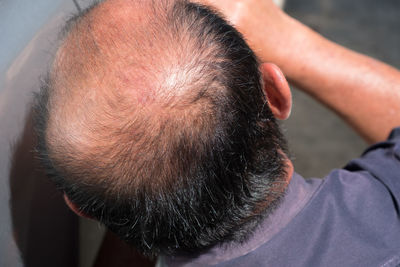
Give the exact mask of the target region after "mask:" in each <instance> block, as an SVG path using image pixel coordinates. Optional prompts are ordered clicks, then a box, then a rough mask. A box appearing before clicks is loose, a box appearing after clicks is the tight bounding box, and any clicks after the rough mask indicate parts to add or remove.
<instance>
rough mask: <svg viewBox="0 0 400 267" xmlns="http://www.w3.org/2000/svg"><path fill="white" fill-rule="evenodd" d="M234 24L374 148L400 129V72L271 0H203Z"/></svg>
mask: <svg viewBox="0 0 400 267" xmlns="http://www.w3.org/2000/svg"><path fill="white" fill-rule="evenodd" d="M198 2H200V3H202V4H206V5H211V6H213V7H215V8H216V9H217V10H219V11H220V12H221V13H222V14H223V15H224V16H225V17H226V18H227V19H228V20H230V21H231V22H232V23H233V24H234V25H235V26H236V27H237V28H238V29H239V30H240V31H241V32H242V33H243V34H244V36H245V38H246V39H247V40H248V42H249V43H250V45H251V47H252V48H253V49H254V51H255V52H256V53H257V54H258V56H259V57H260V58H261V60H262V61H263V62H273V63H275V64H276V65H278V66H279V67H280V68H281V69H282V70H283V72H284V73H285V75H286V76H287V78H288V79H289V81H290V82H292V83H293V84H294V85H296V86H297V87H299V88H300V89H302V90H304V91H305V92H306V93H308V94H310V95H311V96H313V97H314V98H316V99H317V100H319V101H321V102H322V103H324V104H325V105H327V106H328V107H330V108H331V109H332V110H334V111H335V112H336V113H338V114H339V115H340V116H342V117H343V118H344V119H345V120H346V121H347V122H348V123H349V124H350V125H351V126H352V127H354V128H355V129H356V130H357V131H358V132H359V133H360V135H361V136H362V137H364V138H365V139H366V140H367V141H368V142H370V143H374V142H378V141H382V140H384V139H385V138H387V136H388V134H389V132H390V131H391V129H392V128H394V127H396V126H399V125H400V116H399V115H398V114H399V111H400V72H399V71H398V70H396V69H394V68H392V67H390V66H388V65H386V64H384V63H382V62H380V61H378V60H375V59H372V58H370V57H367V56H364V55H361V54H358V53H356V52H353V51H351V50H349V49H346V48H344V47H341V46H339V45H337V44H335V43H333V42H331V41H329V40H327V39H325V38H323V37H322V36H320V35H319V34H317V33H315V32H314V31H312V30H311V29H309V28H308V27H306V26H305V25H303V24H301V23H300V22H298V21H296V20H294V19H293V18H291V17H289V16H288V15H286V14H285V13H284V12H282V11H281V10H280V9H279V8H278V7H277V6H276V5H275V4H274V3H273V2H272V1H271V0H200V1H198Z"/></svg>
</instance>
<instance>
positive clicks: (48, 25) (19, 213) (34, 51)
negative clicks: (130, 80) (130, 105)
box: [0, 0, 79, 267]
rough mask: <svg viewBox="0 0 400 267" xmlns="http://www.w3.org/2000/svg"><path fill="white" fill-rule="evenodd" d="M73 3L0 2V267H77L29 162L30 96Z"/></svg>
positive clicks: (61, 210) (54, 203)
mask: <svg viewBox="0 0 400 267" xmlns="http://www.w3.org/2000/svg"><path fill="white" fill-rule="evenodd" d="M77 9H78V8H77V5H76V3H75V2H74V1H72V0H68V1H67V0H64V1H63V0H37V1H29V0H1V1H0V127H1V128H0V266H13V267H14V266H78V249H79V243H78V241H79V236H78V220H77V218H76V216H75V215H73V214H72V213H71V212H70V211H69V210H68V209H67V208H66V206H65V205H64V203H63V200H62V196H61V194H60V193H58V192H57V191H56V190H55V188H54V185H53V184H51V183H50V182H49V181H48V180H47V179H45V177H44V175H43V173H42V172H41V171H40V168H39V167H38V164H37V161H36V160H35V157H34V155H33V150H34V144H35V139H34V135H33V130H32V122H31V103H32V101H33V100H32V99H33V93H34V92H37V91H38V89H39V87H40V82H39V77H40V76H41V75H43V74H44V73H45V72H46V70H47V68H48V65H49V62H50V60H51V57H52V50H53V49H54V44H55V43H56V41H57V33H58V31H59V28H60V25H62V24H63V23H64V21H65V20H66V18H68V17H69V16H70V15H71V14H72V13H73V12H77Z"/></svg>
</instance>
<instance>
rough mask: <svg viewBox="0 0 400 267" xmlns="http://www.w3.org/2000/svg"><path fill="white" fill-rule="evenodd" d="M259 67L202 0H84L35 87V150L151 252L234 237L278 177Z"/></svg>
mask: <svg viewBox="0 0 400 267" xmlns="http://www.w3.org/2000/svg"><path fill="white" fill-rule="evenodd" d="M110 2H111V3H110ZM110 7H111V8H110ZM131 11H132V13H134V14H135V16H132V14H131V13H130V12H131ZM258 68H259V63H258V61H257V58H256V56H255V55H254V53H253V52H252V50H251V49H250V48H249V46H248V45H247V44H246V42H245V41H244V40H243V38H242V36H241V34H240V33H239V32H237V31H236V30H235V29H234V28H233V27H232V26H230V25H229V24H228V23H227V22H226V21H225V20H224V19H222V18H221V17H220V16H219V15H218V14H217V13H216V12H214V11H212V10H210V9H209V8H207V7H205V6H201V5H198V4H194V3H191V2H189V1H186V0H157V1H156V0H154V1H151V0H147V1H144V0H138V1H129V0H126V1H120V0H115V1H105V2H102V3H100V4H96V5H93V6H91V7H90V8H88V9H87V10H85V11H83V12H81V13H80V14H78V15H77V16H75V17H74V18H73V19H71V20H70V21H69V22H68V23H67V26H66V30H64V33H63V37H62V43H61V45H60V48H59V50H58V52H57V55H56V57H55V60H54V63H53V66H52V69H51V71H50V72H49V74H48V76H47V79H46V80H45V82H44V83H43V86H42V88H41V91H40V93H39V94H38V95H37V101H36V103H35V110H36V129H37V133H38V141H39V142H38V149H37V150H38V152H39V155H40V158H41V160H42V162H43V164H44V165H45V167H46V170H47V173H48V175H49V176H50V177H51V178H52V179H53V180H54V181H55V182H56V184H57V185H58V187H59V188H60V189H61V190H63V191H64V192H65V193H66V194H67V196H68V198H69V199H70V200H71V201H72V202H73V203H74V204H76V205H77V206H78V207H79V208H80V209H81V210H82V211H83V212H84V213H86V214H88V215H90V216H92V217H94V218H96V219H98V220H99V221H100V222H102V223H104V224H105V225H106V226H107V227H108V228H109V229H110V230H112V231H114V232H115V233H117V234H118V235H119V236H120V237H121V238H122V239H124V240H126V241H127V242H128V243H130V244H132V245H133V246H135V247H136V248H138V249H139V250H141V251H142V252H144V253H145V254H147V255H155V254H158V253H165V254H170V253H176V252H188V251H194V250H199V249H205V248H208V247H210V246H212V245H214V244H216V243H218V242H221V241H223V240H235V241H243V240H245V238H247V237H248V236H249V235H250V234H251V232H252V230H253V229H254V227H255V226H256V225H257V223H258V222H259V220H260V219H262V218H263V217H264V216H265V215H267V214H268V211H270V210H272V209H273V208H274V207H275V206H276V203H278V201H279V200H280V198H281V197H282V195H283V193H284V192H283V191H284V190H283V189H282V188H283V186H282V184H283V183H285V175H286V173H285V160H284V153H285V151H286V143H285V141H284V138H283V136H282V134H281V132H280V130H279V127H278V125H277V123H276V121H275V118H274V117H273V115H272V113H271V111H270V109H269V108H268V104H267V100H266V97H265V95H264V92H263V90H262V82H261V76H260V73H259V70H258Z"/></svg>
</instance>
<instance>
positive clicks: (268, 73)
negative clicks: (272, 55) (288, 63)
mask: <svg viewBox="0 0 400 267" xmlns="http://www.w3.org/2000/svg"><path fill="white" fill-rule="evenodd" d="M260 71H261V75H262V79H263V87H264V88H263V89H264V92H265V95H266V96H267V99H268V105H269V107H270V109H271V111H272V113H273V114H274V116H275V117H276V118H277V119H280V120H286V119H287V118H289V116H290V112H291V110H292V93H291V91H290V87H289V84H288V82H287V80H286V78H285V76H284V75H283V73H282V71H281V70H280V69H279V67H278V66H276V65H275V64H272V63H263V64H261V66H260Z"/></svg>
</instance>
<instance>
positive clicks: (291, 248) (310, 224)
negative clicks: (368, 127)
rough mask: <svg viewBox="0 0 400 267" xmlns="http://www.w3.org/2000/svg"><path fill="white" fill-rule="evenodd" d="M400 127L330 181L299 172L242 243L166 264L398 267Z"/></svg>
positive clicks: (164, 259)
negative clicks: (267, 213)
mask: <svg viewBox="0 0 400 267" xmlns="http://www.w3.org/2000/svg"><path fill="white" fill-rule="evenodd" d="M399 207H400V128H397V129H395V130H394V131H393V132H392V134H391V135H390V137H389V139H388V140H387V141H385V142H381V143H378V144H376V145H374V146H372V147H370V148H369V149H368V150H367V151H366V152H365V153H364V154H363V155H362V156H361V157H360V158H358V159H355V160H352V161H351V162H350V163H349V164H348V165H347V166H346V167H345V168H343V169H340V170H333V171H332V172H331V173H330V174H329V175H328V176H327V177H325V179H323V180H321V179H307V180H305V179H303V178H302V177H301V176H299V175H298V174H294V175H293V178H292V180H291V182H290V184H289V187H288V190H287V194H286V196H285V198H284V200H283V202H282V204H281V205H280V207H279V208H278V209H277V210H276V211H275V212H274V213H273V214H271V215H270V216H269V217H268V218H267V219H266V220H265V221H264V222H263V223H262V224H260V226H259V228H258V229H256V231H255V233H254V234H253V235H252V237H251V238H250V239H249V240H248V241H247V242H246V243H244V244H237V243H223V244H219V245H217V246H215V247H213V248H211V249H209V250H207V251H205V252H202V253H198V254H196V255H191V256H190V257H188V256H186V257H180V256H176V257H161V260H160V263H161V266H169V267H172V266H221V267H222V266H224V267H225V266H243V267H244V266H246V267H248V266H385V267H389V266H400V208H399Z"/></svg>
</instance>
